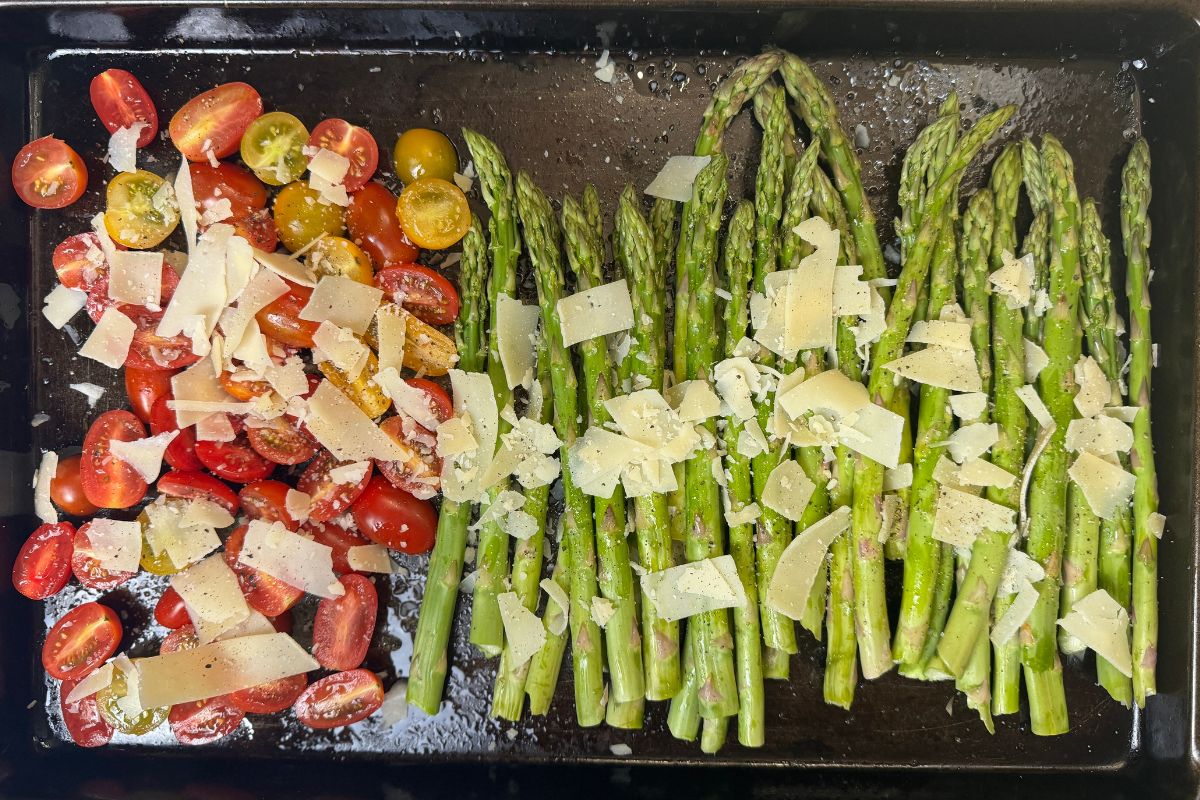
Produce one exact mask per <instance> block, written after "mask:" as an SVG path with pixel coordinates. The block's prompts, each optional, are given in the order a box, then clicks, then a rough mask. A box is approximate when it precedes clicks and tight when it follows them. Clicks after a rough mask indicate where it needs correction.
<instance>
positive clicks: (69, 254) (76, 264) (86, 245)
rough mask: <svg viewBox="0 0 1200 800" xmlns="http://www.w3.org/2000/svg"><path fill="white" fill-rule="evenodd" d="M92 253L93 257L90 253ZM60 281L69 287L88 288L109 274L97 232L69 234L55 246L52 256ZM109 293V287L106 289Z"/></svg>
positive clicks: (85, 289) (55, 271)
mask: <svg viewBox="0 0 1200 800" xmlns="http://www.w3.org/2000/svg"><path fill="white" fill-rule="evenodd" d="M89 254H91V256H92V257H91V258H89V257H88V255H89ZM50 261H51V263H52V264H53V265H54V273H55V274H56V275H57V276H58V282H59V283H61V284H62V285H63V286H66V287H67V288H68V289H83V290H84V291H87V289H88V288H89V287H90V286H91V285H92V284H93V283H95V282H96V279H97V278H98V277H100V276H101V275H107V274H108V263H107V262H106V261H105V260H104V253H103V252H102V251H101V250H100V239H99V237H97V236H96V234H94V233H92V232H91V231H88V232H87V233H77V234H75V235H74V236H68V237H67V238H66V239H63V240H62V242H60V243H59V245H58V247H56V248H54V255H52V256H51V257H50ZM105 293H107V288H106V289H105Z"/></svg>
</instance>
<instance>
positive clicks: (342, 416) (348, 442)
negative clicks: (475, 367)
mask: <svg viewBox="0 0 1200 800" xmlns="http://www.w3.org/2000/svg"><path fill="white" fill-rule="evenodd" d="M485 377H486V376H485ZM305 425H307V427H308V432H309V433H311V434H312V435H313V437H314V438H315V439H316V440H317V441H318V442H320V443H321V444H322V445H323V446H324V447H325V448H326V449H327V450H329V452H331V453H333V455H334V457H336V458H337V459H338V460H339V461H365V460H366V459H369V458H374V459H378V460H380V461H406V460H407V459H408V458H409V457H410V456H411V453H410V452H409V450H408V449H407V448H405V447H402V446H401V445H400V444H398V443H397V442H396V441H395V440H393V439H392V438H391V437H390V436H388V435H387V434H386V433H384V432H383V431H381V430H380V429H379V426H377V425H376V424H375V423H374V422H372V421H371V418H370V417H368V416H367V415H366V414H364V413H363V412H362V409H360V408H359V407H358V406H357V405H355V404H354V403H353V402H352V401H351V400H350V399H349V398H347V397H346V396H345V395H344V394H342V393H341V392H340V391H338V389H337V388H336V387H335V386H334V385H333V384H332V383H330V382H329V381H328V380H324V381H321V384H320V385H319V386H318V387H317V390H316V391H315V392H313V395H312V397H310V398H309V399H308V416H307V418H306V419H305Z"/></svg>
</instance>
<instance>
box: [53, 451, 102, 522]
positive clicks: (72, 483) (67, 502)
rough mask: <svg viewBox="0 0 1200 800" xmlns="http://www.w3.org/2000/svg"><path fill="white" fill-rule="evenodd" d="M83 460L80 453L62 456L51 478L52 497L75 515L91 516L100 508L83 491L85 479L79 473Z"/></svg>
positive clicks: (64, 509)
mask: <svg viewBox="0 0 1200 800" xmlns="http://www.w3.org/2000/svg"><path fill="white" fill-rule="evenodd" d="M82 460H83V457H82V456H80V455H78V454H76V455H73V456H67V457H66V458H60V459H59V460H58V469H56V470H55V471H54V477H53V478H51V479H50V499H51V500H53V501H54V504H55V505H56V506H58V507H59V508H61V509H62V510H63V511H64V512H65V513H67V514H70V515H71V516H73V517H90V516H91V515H92V514H95V513H96V512H97V511H99V510H100V509H99V508H97V507H96V506H94V505H92V502H91V501H90V500H88V499H87V495H85V494H84V493H83V479H82V478H81V477H80V475H79V464H80V462H81V461H82Z"/></svg>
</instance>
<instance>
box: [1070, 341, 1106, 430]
mask: <svg viewBox="0 0 1200 800" xmlns="http://www.w3.org/2000/svg"><path fill="white" fill-rule="evenodd" d="M1075 382H1076V383H1078V384H1079V391H1078V392H1077V393H1076V395H1075V408H1077V409H1079V414H1080V416H1083V417H1094V416H1096V415H1097V414H1099V413H1100V412H1101V411H1103V410H1104V406H1106V405H1108V399H1109V398H1110V397H1112V387H1111V386H1110V385H1109V383H1108V379H1107V378H1106V377H1104V370H1102V369H1100V365H1099V364H1098V363H1096V359H1094V358H1092V357H1091V356H1083V357H1082V358H1080V359H1079V361H1077V362H1076V363H1075Z"/></svg>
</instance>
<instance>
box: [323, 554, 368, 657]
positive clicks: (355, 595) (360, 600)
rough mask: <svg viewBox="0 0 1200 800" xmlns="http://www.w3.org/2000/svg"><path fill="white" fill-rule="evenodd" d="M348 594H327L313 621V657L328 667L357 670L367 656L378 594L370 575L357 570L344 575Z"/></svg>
mask: <svg viewBox="0 0 1200 800" xmlns="http://www.w3.org/2000/svg"><path fill="white" fill-rule="evenodd" d="M340 580H341V583H342V586H343V587H344V588H345V590H346V593H345V594H344V595H342V596H341V597H326V598H323V599H322V600H321V602H320V603H319V604H318V605H317V616H316V618H315V619H314V620H313V646H312V654H313V658H315V659H317V661H318V662H320V664H321V666H322V667H325V669H338V670H346V669H354V668H355V667H359V666H361V665H362V663H363V659H365V658H366V657H367V648H368V647H370V645H371V634H373V633H374V632H375V613H376V610H377V608H378V606H379V593H378V592H376V591H375V584H373V583H371V580H370V579H369V578H365V577H363V576H362V575H359V574H357V573H353V572H352V573H350V574H349V575H343V576H342V577H341V579H340Z"/></svg>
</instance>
